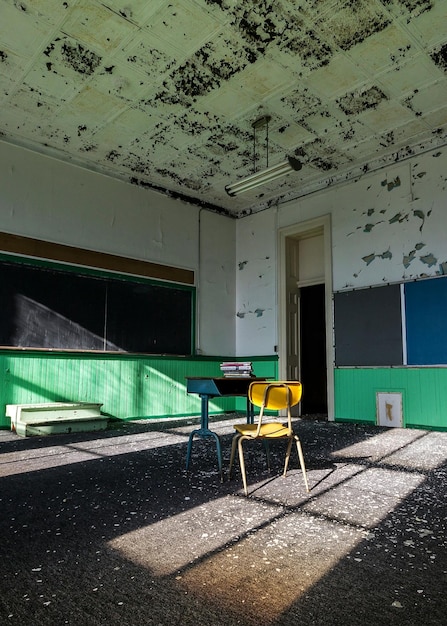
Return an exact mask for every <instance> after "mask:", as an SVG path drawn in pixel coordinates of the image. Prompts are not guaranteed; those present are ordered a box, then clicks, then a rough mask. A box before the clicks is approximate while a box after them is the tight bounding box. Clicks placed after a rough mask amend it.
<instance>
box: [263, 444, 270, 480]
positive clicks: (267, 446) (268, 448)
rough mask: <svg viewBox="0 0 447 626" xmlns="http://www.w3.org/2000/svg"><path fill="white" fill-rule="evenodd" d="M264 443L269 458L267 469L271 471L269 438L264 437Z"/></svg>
mask: <svg viewBox="0 0 447 626" xmlns="http://www.w3.org/2000/svg"><path fill="white" fill-rule="evenodd" d="M262 443H263V444H264V448H265V456H266V458H267V469H268V471H269V472H270V470H271V464H270V447H269V442H268V441H267V439H264V440H263V441H262Z"/></svg>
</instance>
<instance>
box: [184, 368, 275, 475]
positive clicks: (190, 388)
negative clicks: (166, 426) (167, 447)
mask: <svg viewBox="0 0 447 626" xmlns="http://www.w3.org/2000/svg"><path fill="white" fill-rule="evenodd" d="M254 380H265V379H264V378H254V377H247V378H244V377H237V378H236V377H235V378H232V377H187V392H188V393H197V394H198V395H199V397H200V399H201V412H200V428H196V429H195V430H193V431H192V432H191V434H190V435H189V439H188V447H187V450H186V470H188V468H189V462H190V460H191V450H192V442H193V439H194V437H195V436H197V437H212V438H214V440H215V442H216V448H217V463H218V466H219V474H220V480H221V481H223V470H222V448H221V445H220V439H219V436H218V435H217V433H215V432H214V431H212V430H211V429H210V428H209V401H210V398H216V397H222V396H234V397H238V396H241V397H243V396H246V397H247V424H253V422H254V407H253V404H252V403H251V402H250V401H249V399H248V387H249V386H250V383H252V382H253V381H254ZM220 381H225V383H223V382H222V383H220ZM242 381H243V382H242ZM232 382H233V383H234V384H236V386H237V385H241V387H243V388H244V387H246V388H245V389H244V391H243V392H242V391H240V392H237V393H233V392H231V390H230V393H219V390H218V387H219V383H220V384H221V385H223V386H225V385H229V386H231V383H232Z"/></svg>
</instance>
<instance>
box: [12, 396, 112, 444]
mask: <svg viewBox="0 0 447 626" xmlns="http://www.w3.org/2000/svg"><path fill="white" fill-rule="evenodd" d="M101 406H102V404H99V403H96V402H40V403H35V404H7V405H6V416H7V417H10V418H11V430H14V431H15V432H16V433H17V434H18V435H20V436H22V437H28V436H30V435H50V434H55V433H71V432H89V431H95V430H105V429H106V428H107V422H108V417H107V416H106V415H101V410H100V409H101Z"/></svg>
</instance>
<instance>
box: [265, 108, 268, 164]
mask: <svg viewBox="0 0 447 626" xmlns="http://www.w3.org/2000/svg"><path fill="white" fill-rule="evenodd" d="M265 143H266V155H267V159H266V160H267V167H268V166H269V121H268V119H267V125H266V129H265Z"/></svg>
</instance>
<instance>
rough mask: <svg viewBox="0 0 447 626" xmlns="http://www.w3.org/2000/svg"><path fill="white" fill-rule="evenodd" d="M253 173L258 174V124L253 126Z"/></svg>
mask: <svg viewBox="0 0 447 626" xmlns="http://www.w3.org/2000/svg"><path fill="white" fill-rule="evenodd" d="M253 174H256V126H254V128H253Z"/></svg>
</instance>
